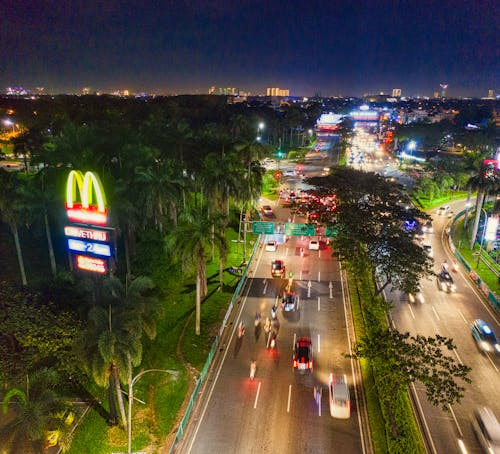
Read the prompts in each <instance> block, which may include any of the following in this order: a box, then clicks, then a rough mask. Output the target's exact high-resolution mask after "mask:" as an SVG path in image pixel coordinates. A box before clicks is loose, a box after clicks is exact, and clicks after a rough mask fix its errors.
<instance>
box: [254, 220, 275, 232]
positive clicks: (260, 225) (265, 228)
mask: <svg viewBox="0 0 500 454" xmlns="http://www.w3.org/2000/svg"><path fill="white" fill-rule="evenodd" d="M252 233H257V234H260V233H265V234H266V235H271V234H273V233H274V222H265V221H253V222H252Z"/></svg>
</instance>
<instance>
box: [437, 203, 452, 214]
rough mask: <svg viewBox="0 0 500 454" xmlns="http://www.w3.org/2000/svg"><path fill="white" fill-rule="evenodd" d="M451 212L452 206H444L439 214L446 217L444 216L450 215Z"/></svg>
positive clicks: (440, 208) (439, 210) (439, 209)
mask: <svg viewBox="0 0 500 454" xmlns="http://www.w3.org/2000/svg"><path fill="white" fill-rule="evenodd" d="M450 211H451V207H450V205H443V206H440V207H439V208H438V210H437V214H439V215H444V214H448V213H449V212H450Z"/></svg>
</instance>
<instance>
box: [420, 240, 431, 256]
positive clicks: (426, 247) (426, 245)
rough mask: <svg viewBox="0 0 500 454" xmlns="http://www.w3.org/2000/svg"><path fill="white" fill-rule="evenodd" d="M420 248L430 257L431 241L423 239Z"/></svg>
mask: <svg viewBox="0 0 500 454" xmlns="http://www.w3.org/2000/svg"><path fill="white" fill-rule="evenodd" d="M422 248H423V250H424V252H425V253H426V254H427V255H428V256H429V257H432V246H431V243H429V242H428V241H424V242H423V243H422Z"/></svg>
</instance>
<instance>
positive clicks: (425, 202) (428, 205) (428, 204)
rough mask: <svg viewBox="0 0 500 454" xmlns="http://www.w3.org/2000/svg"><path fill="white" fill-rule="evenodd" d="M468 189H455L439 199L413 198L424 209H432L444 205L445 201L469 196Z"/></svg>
mask: <svg viewBox="0 0 500 454" xmlns="http://www.w3.org/2000/svg"><path fill="white" fill-rule="evenodd" d="M467 194H468V192H467V191H453V192H451V193H450V194H449V195H446V196H443V197H439V198H437V199H428V198H426V197H417V196H416V195H414V196H413V200H414V201H415V202H416V205H418V206H420V207H421V208H422V209H424V210H432V209H433V208H436V207H438V206H439V205H442V204H443V203H447V202H451V201H452V200H460V199H464V198H466V197H467Z"/></svg>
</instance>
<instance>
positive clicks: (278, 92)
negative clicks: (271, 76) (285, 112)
mask: <svg viewBox="0 0 500 454" xmlns="http://www.w3.org/2000/svg"><path fill="white" fill-rule="evenodd" d="M266 93H267V96H290V90H289V89H285V88H278V87H272V88H267V89H266Z"/></svg>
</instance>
